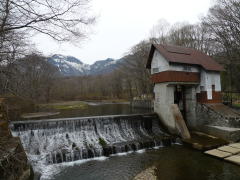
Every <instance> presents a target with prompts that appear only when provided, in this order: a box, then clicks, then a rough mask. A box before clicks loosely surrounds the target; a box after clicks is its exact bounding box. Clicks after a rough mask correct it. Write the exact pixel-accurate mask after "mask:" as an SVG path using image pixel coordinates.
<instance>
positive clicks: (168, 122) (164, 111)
mask: <svg viewBox="0 0 240 180" xmlns="http://www.w3.org/2000/svg"><path fill="white" fill-rule="evenodd" d="M154 93H155V100H154V112H156V113H157V114H158V115H159V117H160V119H161V120H162V122H163V123H164V124H165V126H166V127H168V129H169V131H170V132H172V133H176V124H175V120H174V117H173V113H172V112H171V109H170V105H171V104H174V86H168V83H160V84H155V86H154Z"/></svg>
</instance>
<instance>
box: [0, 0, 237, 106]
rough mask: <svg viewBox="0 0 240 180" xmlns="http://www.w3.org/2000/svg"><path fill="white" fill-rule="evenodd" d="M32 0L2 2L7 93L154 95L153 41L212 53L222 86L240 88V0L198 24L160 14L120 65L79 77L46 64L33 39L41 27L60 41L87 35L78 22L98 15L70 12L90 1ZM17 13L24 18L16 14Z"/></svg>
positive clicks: (1, 60)
mask: <svg viewBox="0 0 240 180" xmlns="http://www.w3.org/2000/svg"><path fill="white" fill-rule="evenodd" d="M29 2H31V3H29ZM29 2H28V1H21V2H20V1H19V2H18V1H8V0H4V1H2V2H1V4H0V11H1V12H0V13H1V17H0V47H1V48H0V94H1V95H3V96H4V95H16V96H19V97H22V98H26V99H29V100H32V101H34V102H50V101H56V100H89V99H98V100H99V99H132V98H134V97H139V96H142V95H148V96H151V94H152V92H153V89H152V88H153V84H152V83H151V80H150V72H149V71H148V70H147V69H146V67H145V66H146V61H147V57H148V54H149V49H150V46H151V44H152V43H158V44H170V45H178V46H183V47H189V48H194V49H197V50H199V51H202V52H204V53H206V54H208V55H210V56H212V57H213V58H214V59H215V60H216V61H218V62H219V63H220V64H222V65H223V66H224V69H225V71H223V72H222V74H221V79H222V91H236V92H239V91H240V81H239V77H240V1H239V0H217V1H216V3H215V4H214V5H213V6H212V7H211V8H210V9H209V11H208V13H207V15H205V16H203V17H201V19H200V21H199V23H197V24H189V23H187V22H179V23H176V24H173V25H170V24H169V23H168V22H167V21H166V20H164V19H161V20H159V21H158V23H157V24H155V25H153V27H152V29H151V31H150V32H149V36H148V37H147V38H146V39H143V40H142V41H141V42H139V43H138V44H136V45H135V46H133V47H132V48H131V49H130V50H129V51H128V52H126V53H125V56H124V57H122V59H124V61H123V62H122V63H121V64H120V65H119V67H118V69H116V70H114V71H113V72H111V73H106V74H102V75H96V76H79V77H63V76H61V75H60V74H59V72H58V70H57V68H56V67H54V66H52V65H50V64H49V63H47V61H46V58H47V57H44V56H43V55H42V54H41V53H39V52H37V50H35V49H34V48H32V47H33V46H32V45H31V42H29V41H28V38H29V37H30V36H32V34H34V33H36V32H38V33H44V34H46V35H49V36H51V37H52V38H53V39H55V40H56V41H71V40H72V39H74V38H75V39H77V38H80V39H81V38H84V37H86V36H87V35H88V34H86V33H85V31H83V30H81V29H80V30H79V29H76V28H74V27H75V25H79V24H81V25H82V26H86V27H87V28H89V27H90V26H92V25H93V24H94V21H95V17H92V16H90V15H89V16H86V15H85V14H84V13H83V14H82V17H81V18H80V19H75V18H74V16H73V15H72V14H71V13H72V12H73V9H75V8H78V7H79V6H85V5H87V1H84V0H78V1H75V3H74V4H69V6H64V7H66V8H65V9H62V7H61V4H60V5H59V6H58V7H54V6H53V3H54V1H49V2H50V4H45V5H43V6H44V8H45V11H46V12H44V13H42V14H41V12H33V11H32V7H31V5H33V6H36V5H39V4H40V1H38V0H32V1H29ZM63 2H64V1H63ZM80 2H85V4H84V3H80ZM51 3H52V4H51ZM84 8H86V7H83V9H84ZM86 9H87V8H86ZM52 10H53V11H52ZM24 11H26V12H28V13H29V15H27V14H26V12H24ZM69 14H71V15H72V16H69ZM17 15H18V16H19V17H20V18H18V19H17V18H16V16H17ZM66 15H68V16H66ZM62 16H66V17H73V18H71V19H64V18H62ZM16 19H17V20H16ZM53 20H54V21H53ZM54 27H57V28H54ZM74 30H75V31H74Z"/></svg>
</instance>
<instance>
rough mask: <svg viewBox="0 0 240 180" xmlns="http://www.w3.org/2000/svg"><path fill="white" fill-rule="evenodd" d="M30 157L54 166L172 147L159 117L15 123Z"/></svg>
mask: <svg viewBox="0 0 240 180" xmlns="http://www.w3.org/2000/svg"><path fill="white" fill-rule="evenodd" d="M11 130H12V133H13V135H15V136H19V137H20V139H21V142H22V145H23V147H24V149H25V151H26V152H27V154H28V156H31V157H32V156H37V157H38V156H39V157H38V158H40V159H41V160H43V163H44V164H55V163H62V162H70V161H76V160H81V159H88V158H94V157H100V156H109V155H111V154H116V153H122V152H129V151H136V150H140V149H145V148H153V147H156V146H163V145H171V143H172V142H173V141H174V138H172V137H171V136H169V135H168V134H167V133H165V132H164V130H163V128H162V126H161V123H160V120H159V118H158V116H157V115H156V114H153V113H151V114H137V115H114V116H94V117H79V118H66V119H46V120H29V121H15V122H12V123H11Z"/></svg>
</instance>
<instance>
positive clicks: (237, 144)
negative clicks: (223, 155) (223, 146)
mask: <svg viewBox="0 0 240 180" xmlns="http://www.w3.org/2000/svg"><path fill="white" fill-rule="evenodd" d="M229 146H231V147H234V148H238V149H240V143H234V144H229Z"/></svg>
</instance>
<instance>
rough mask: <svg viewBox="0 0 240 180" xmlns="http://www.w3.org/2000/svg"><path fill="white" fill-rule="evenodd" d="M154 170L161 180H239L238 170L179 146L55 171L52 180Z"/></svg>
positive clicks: (95, 179)
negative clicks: (150, 168)
mask: <svg viewBox="0 0 240 180" xmlns="http://www.w3.org/2000/svg"><path fill="white" fill-rule="evenodd" d="M151 166H156V168H157V170H156V175H157V177H158V179H161V180H215V179H216V180H229V179H231V180H239V179H240V168H239V167H238V166H236V165H233V164H230V163H226V162H224V161H221V160H218V159H214V158H211V157H208V156H206V155H204V154H203V153H201V152H199V151H194V150H192V149H189V148H185V147H183V146H180V145H173V146H172V147H162V148H160V149H158V150H147V151H145V152H139V153H138V152H136V153H130V154H127V155H122V156H113V157H110V158H107V159H105V160H102V161H99V160H98V161H97V160H93V161H89V162H86V163H83V164H79V165H78V164H75V165H73V166H71V165H69V166H68V165H66V166H65V167H64V166H62V167H59V169H58V172H57V174H56V175H54V176H52V177H51V178H52V179H56V180H66V179H68V180H123V179H125V180H127V179H132V178H133V177H134V176H135V175H136V174H138V173H139V172H140V171H142V170H144V169H145V168H148V167H151Z"/></svg>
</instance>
